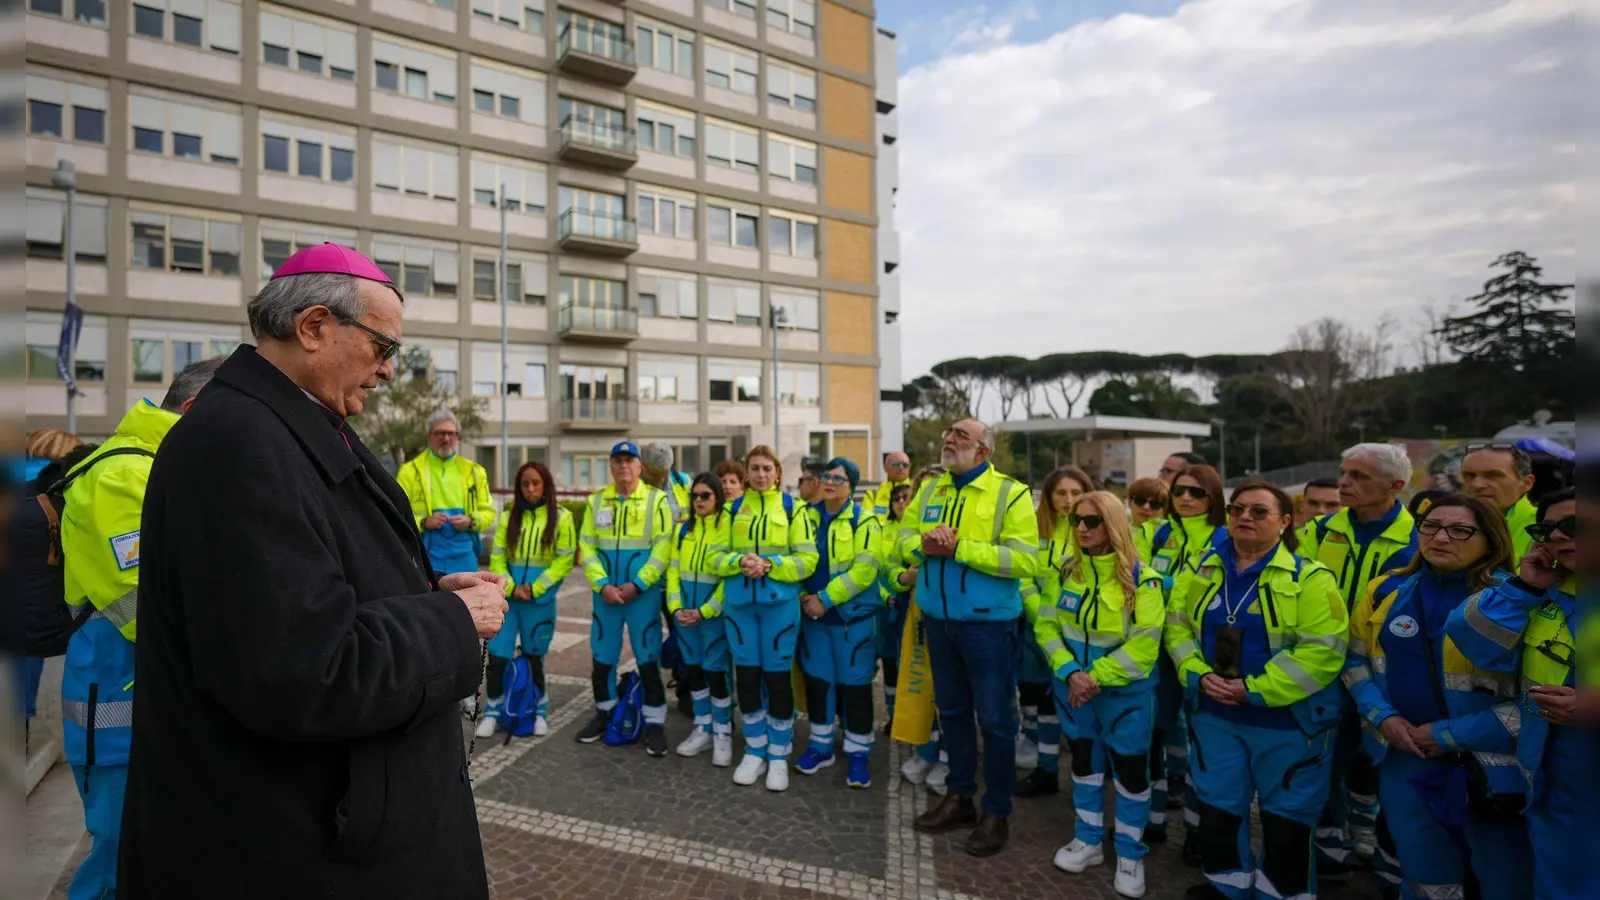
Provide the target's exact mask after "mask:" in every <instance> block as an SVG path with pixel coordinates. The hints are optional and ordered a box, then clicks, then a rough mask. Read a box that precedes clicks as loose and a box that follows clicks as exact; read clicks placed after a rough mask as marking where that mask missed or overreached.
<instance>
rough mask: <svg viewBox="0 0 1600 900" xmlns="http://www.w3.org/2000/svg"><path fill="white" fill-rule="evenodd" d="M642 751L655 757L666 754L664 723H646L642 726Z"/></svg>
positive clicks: (665, 728)
mask: <svg viewBox="0 0 1600 900" xmlns="http://www.w3.org/2000/svg"><path fill="white" fill-rule="evenodd" d="M644 752H646V753H648V754H650V755H651V756H654V757H656V758H657V759H660V758H661V757H663V756H666V755H667V727H666V726H665V725H646V726H645V727H644Z"/></svg>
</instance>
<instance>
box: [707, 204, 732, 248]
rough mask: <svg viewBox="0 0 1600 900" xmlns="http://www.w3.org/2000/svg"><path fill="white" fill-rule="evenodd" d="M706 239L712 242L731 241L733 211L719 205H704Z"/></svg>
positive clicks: (725, 242) (725, 243) (729, 242)
mask: <svg viewBox="0 0 1600 900" xmlns="http://www.w3.org/2000/svg"><path fill="white" fill-rule="evenodd" d="M706 239H707V240H709V241H710V242H711V243H713V244H723V245H727V244H731V243H733V213H732V212H731V211H730V210H727V209H724V208H723V207H720V206H708V207H706Z"/></svg>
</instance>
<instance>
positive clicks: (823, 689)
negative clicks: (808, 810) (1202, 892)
mask: <svg viewBox="0 0 1600 900" xmlns="http://www.w3.org/2000/svg"><path fill="white" fill-rule="evenodd" d="M875 630H876V622H875V617H873V616H868V617H866V618H862V619H857V620H855V621H853V622H843V621H838V622H835V621H827V620H819V619H811V618H807V619H804V620H802V621H801V623H800V671H801V672H803V673H805V676H806V685H807V688H808V690H807V700H808V702H816V701H821V707H822V708H821V709H808V710H807V712H808V713H809V714H810V720H811V746H812V747H815V748H816V749H817V750H819V751H822V752H824V753H832V752H833V734H834V723H835V722H836V721H838V720H839V719H841V718H842V719H843V720H844V726H845V731H844V752H846V753H866V752H868V751H870V750H871V749H872V738H873V734H872V724H873V720H872V705H871V704H872V694H871V692H870V690H867V688H868V686H869V685H871V684H872V675H873V672H874V671H875V670H876V668H877V662H878V659H877V653H876V650H875V648H874V646H873V643H874V638H873V632H874V631H875ZM812 686H815V687H816V688H817V689H816V690H811V689H810V688H811V687H812ZM840 688H844V689H845V690H842V691H841V690H840ZM852 688H859V689H861V690H850V689H852ZM846 694H848V695H849V700H850V702H851V708H847V709H845V710H844V713H845V715H843V716H841V715H840V712H841V711H840V709H839V703H840V700H841V696H842V695H846ZM863 703H864V706H865V708H864V709H863V708H862V706H863Z"/></svg>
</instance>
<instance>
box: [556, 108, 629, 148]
mask: <svg viewBox="0 0 1600 900" xmlns="http://www.w3.org/2000/svg"><path fill="white" fill-rule="evenodd" d="M627 121H628V117H627V115H626V114H625V113H624V112H623V111H622V110H620V109H613V108H611V107H609V106H597V105H596V104H593V103H586V102H584V101H582V100H573V99H571V98H570V97H557V98H556V122H557V123H558V124H559V125H560V127H561V128H562V129H563V130H564V129H566V128H567V126H568V124H569V123H571V124H572V125H573V127H574V133H575V134H578V135H581V136H583V137H589V138H592V139H593V140H594V141H595V143H597V144H601V145H603V146H613V147H626V146H627V131H628V126H627Z"/></svg>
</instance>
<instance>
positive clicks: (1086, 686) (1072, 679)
mask: <svg viewBox="0 0 1600 900" xmlns="http://www.w3.org/2000/svg"><path fill="white" fill-rule="evenodd" d="M1098 693H1100V684H1099V683H1098V682H1096V681H1095V680H1094V676H1093V675H1090V674H1089V673H1088V672H1073V673H1072V674H1071V675H1068V676H1067V704H1068V705H1069V706H1071V707H1072V708H1073V709H1078V708H1079V707H1081V706H1083V705H1084V704H1085V703H1088V702H1089V701H1090V700H1093V699H1094V697H1095V695H1096V694H1098Z"/></svg>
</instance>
